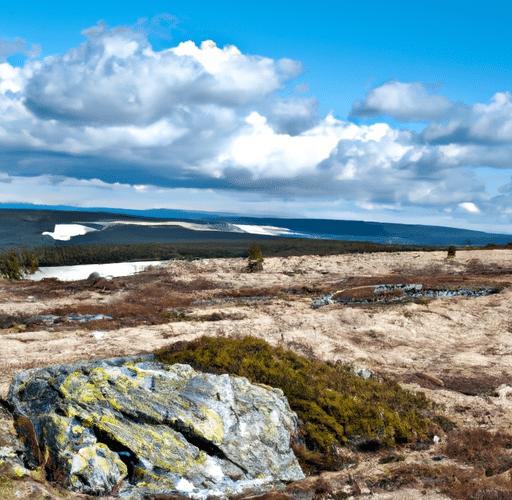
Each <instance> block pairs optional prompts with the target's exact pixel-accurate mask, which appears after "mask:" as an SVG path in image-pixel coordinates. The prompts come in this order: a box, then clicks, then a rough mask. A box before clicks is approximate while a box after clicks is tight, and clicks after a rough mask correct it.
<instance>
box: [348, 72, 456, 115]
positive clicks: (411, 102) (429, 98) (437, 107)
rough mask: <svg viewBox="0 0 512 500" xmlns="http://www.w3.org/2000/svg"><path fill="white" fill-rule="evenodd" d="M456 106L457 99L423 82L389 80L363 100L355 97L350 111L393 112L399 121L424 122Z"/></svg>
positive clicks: (362, 112) (444, 113)
mask: <svg viewBox="0 0 512 500" xmlns="http://www.w3.org/2000/svg"><path fill="white" fill-rule="evenodd" d="M454 108H455V104H454V103H452V102H451V101H450V100H449V99H446V98H445V97H442V96H439V95H436V94H434V93H433V92H432V91H429V89H428V87H427V86H426V85H425V84H424V83H421V82H411V83H404V82H399V81H397V80H390V81H388V82H386V83H384V84H383V85H380V86H379V87H376V88H375V89H373V90H371V91H370V92H368V93H367V94H366V96H365V98H364V100H362V101H356V102H355V103H354V104H353V106H352V110H351V111H350V115H351V116H355V117H360V118H368V117H372V116H390V117H391V118H393V119H394V120H397V121H405V122H410V121H419V122H423V121H430V120H439V119H444V118H446V117H447V116H449V114H450V113H452V112H453V110H454Z"/></svg>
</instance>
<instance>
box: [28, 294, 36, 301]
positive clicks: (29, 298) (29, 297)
mask: <svg viewBox="0 0 512 500" xmlns="http://www.w3.org/2000/svg"><path fill="white" fill-rule="evenodd" d="M27 302H37V299H36V298H35V297H34V296H33V295H29V296H28V297H27Z"/></svg>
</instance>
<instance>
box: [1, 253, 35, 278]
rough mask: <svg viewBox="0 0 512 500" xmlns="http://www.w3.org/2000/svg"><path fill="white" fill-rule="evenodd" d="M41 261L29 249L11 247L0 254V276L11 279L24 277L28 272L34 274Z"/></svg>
mask: <svg viewBox="0 0 512 500" xmlns="http://www.w3.org/2000/svg"><path fill="white" fill-rule="evenodd" d="M38 266H39V262H38V260H37V257H36V256H35V254H34V253H33V252H30V251H29V250H21V251H20V250H14V249H11V250H9V251H7V252H6V253H4V254H3V255H1V256H0V276H1V277H2V278H4V279H8V280H11V281H18V280H21V279H23V277H24V276H25V275H26V274H34V273H35V272H36V271H37V270H38V269H39V267H38Z"/></svg>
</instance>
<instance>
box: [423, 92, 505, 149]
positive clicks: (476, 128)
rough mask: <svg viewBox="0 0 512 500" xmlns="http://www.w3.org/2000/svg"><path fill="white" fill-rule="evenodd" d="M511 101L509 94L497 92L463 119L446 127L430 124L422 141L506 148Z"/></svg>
mask: <svg viewBox="0 0 512 500" xmlns="http://www.w3.org/2000/svg"><path fill="white" fill-rule="evenodd" d="M511 99H512V96H511V94H510V92H497V93H496V94H494V96H493V97H492V98H491V100H490V101H489V103H488V104H482V103H476V104H474V105H473V106H472V107H471V108H470V109H469V112H468V113H467V116H465V117H464V119H453V120H450V122H449V123H448V124H446V125H443V124H437V123H436V124H430V125H429V126H428V127H427V128H426V129H425V130H424V131H423V134H422V135H423V137H424V139H425V140H426V141H429V142H431V143H435V144H449V143H452V142H460V143H462V142H466V143H477V144H499V143H501V144H510V143H511V142H512V101H511Z"/></svg>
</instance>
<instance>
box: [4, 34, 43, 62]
mask: <svg viewBox="0 0 512 500" xmlns="http://www.w3.org/2000/svg"><path fill="white" fill-rule="evenodd" d="M40 52H41V47H40V45H32V46H31V47H30V48H28V47H27V42H26V41H25V40H23V38H19V37H17V38H15V39H14V41H12V42H11V41H10V40H6V39H5V38H0V63H2V62H5V61H6V60H7V58H8V57H10V56H13V55H14V54H24V55H26V56H27V57H28V58H29V59H33V58H35V57H37V56H38V55H39V53H40Z"/></svg>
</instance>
